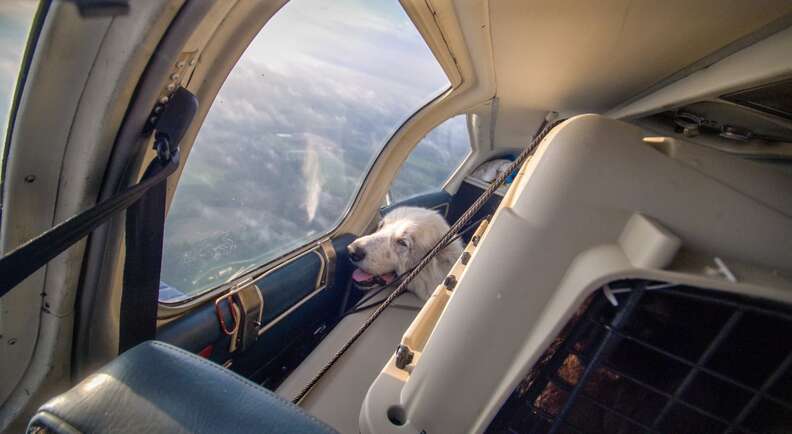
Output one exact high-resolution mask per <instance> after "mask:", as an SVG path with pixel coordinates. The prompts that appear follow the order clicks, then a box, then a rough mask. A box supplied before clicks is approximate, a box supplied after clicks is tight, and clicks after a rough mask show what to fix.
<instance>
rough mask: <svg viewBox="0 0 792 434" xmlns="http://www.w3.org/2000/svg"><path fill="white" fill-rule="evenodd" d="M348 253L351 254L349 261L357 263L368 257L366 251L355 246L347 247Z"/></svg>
mask: <svg viewBox="0 0 792 434" xmlns="http://www.w3.org/2000/svg"><path fill="white" fill-rule="evenodd" d="M347 252H348V253H349V259H351V260H353V261H355V262H360V261H362V260H363V258H365V257H366V251H365V250H363V248H362V247H358V246H356V245H354V244H350V245H349V246H347Z"/></svg>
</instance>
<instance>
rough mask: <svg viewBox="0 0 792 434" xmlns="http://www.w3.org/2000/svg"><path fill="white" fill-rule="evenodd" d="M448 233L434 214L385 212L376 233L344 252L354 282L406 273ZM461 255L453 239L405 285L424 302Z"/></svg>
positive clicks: (419, 210) (420, 210) (409, 209)
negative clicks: (347, 253)
mask: <svg viewBox="0 0 792 434" xmlns="http://www.w3.org/2000/svg"><path fill="white" fill-rule="evenodd" d="M447 231H448V223H446V221H445V219H443V217H442V216H441V215H440V214H439V213H437V212H436V211H433V210H429V209H426V208H417V207H412V206H404V207H400V208H396V209H394V210H393V211H391V212H389V213H388V214H387V215H386V216H385V217H383V219H382V220H381V221H380V223H379V226H378V227H377V231H376V232H374V233H373V234H370V235H366V236H364V237H360V238H358V239H357V240H355V241H354V242H352V243H351V244H350V245H349V247H347V251H348V252H349V258H350V260H351V261H352V263H353V264H355V266H356V267H358V269H357V270H355V273H354V274H353V275H352V278H353V279H354V280H355V281H357V282H365V281H370V280H372V279H373V280H375V281H377V282H378V283H380V284H382V283H387V282H390V281H392V280H393V279H394V278H395V277H396V276H400V275H402V274H405V273H407V272H409V271H410V270H411V269H412V268H413V267H414V266H415V265H416V264H418V262H419V261H420V260H421V259H422V258H423V257H424V255H426V254H427V253H428V252H429V251H430V250H431V249H432V247H434V245H435V244H436V243H437V242H438V241H440V238H442V237H443V235H444V234H445V233H446V232H447ZM461 253H462V242H461V241H460V240H458V239H457V240H454V241H453V242H452V243H451V244H449V245H448V246H447V247H446V248H445V249H443V250H442V251H440V253H438V254H437V256H435V257H434V258H433V259H432V261H431V262H429V264H428V265H427V266H426V267H425V268H424V269H423V270H422V271H421V272H420V273H419V274H418V275H417V276H416V277H415V279H413V281H412V282H410V284H409V285H408V286H407V287H408V289H410V290H411V291H412V292H414V293H415V294H416V295H417V296H418V297H420V298H421V299H422V300H424V301H425V300H427V299H428V298H429V296H430V295H432V292H434V289H435V287H436V286H437V285H438V284H440V283H441V282H442V281H443V279H444V278H445V276H446V274H448V271H449V270H450V269H451V267H452V266H453V265H454V262H455V261H456V260H457V258H458V257H459V255H460V254H461Z"/></svg>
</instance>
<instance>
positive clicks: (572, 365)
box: [488, 280, 792, 434]
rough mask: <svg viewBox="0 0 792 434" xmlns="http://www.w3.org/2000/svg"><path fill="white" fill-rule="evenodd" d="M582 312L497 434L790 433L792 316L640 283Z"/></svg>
mask: <svg viewBox="0 0 792 434" xmlns="http://www.w3.org/2000/svg"><path fill="white" fill-rule="evenodd" d="M607 288H608V290H609V292H610V293H611V294H613V295H615V297H616V300H617V301H618V305H617V306H613V305H612V304H611V303H610V302H609V301H608V297H606V296H605V294H603V290H600V291H597V292H596V293H595V294H593V295H592V296H591V297H589V299H588V300H587V301H586V302H585V303H584V304H583V306H581V308H580V309H579V310H578V312H577V313H576V314H575V315H574V317H573V319H572V320H571V321H570V322H569V324H567V326H566V327H565V328H564V330H563V331H562V333H561V334H560V335H559V336H558V337H557V338H556V339H555V341H554V342H553V343H552V344H551V346H550V347H549V348H548V349H547V351H546V352H545V354H544V355H543V356H542V357H541V358H540V360H539V361H538V362H537V363H536V365H535V366H534V368H533V369H532V370H531V371H530V372H529V374H528V375H527V376H526V378H525V379H524V380H523V381H522V382H521V384H520V385H519V386H518V387H517V388H516V389H515V391H514V392H513V393H512V395H511V397H510V398H509V399H508V400H507V402H506V403H505V404H504V406H503V408H501V411H500V412H499V413H498V415H497V416H496V417H495V419H494V420H493V422H492V423H491V424H490V427H489V429H488V432H490V433H592V434H597V433H609V434H611V433H636V432H646V433H674V434H677V433H680V434H684V433H696V434H706V433H734V434H758V433H786V432H792V369H790V365H792V339H790V336H792V311H791V310H790V308H789V307H787V306H782V305H779V304H775V303H771V302H767V301H765V300H759V299H752V298H747V297H742V296H734V295H729V294H725V293H722V292H715V291H711V290H703V289H697V288H692V287H689V286H675V285H670V284H665V283H660V282H650V281H643V280H622V281H618V282H613V283H611V284H609V285H608V286H607Z"/></svg>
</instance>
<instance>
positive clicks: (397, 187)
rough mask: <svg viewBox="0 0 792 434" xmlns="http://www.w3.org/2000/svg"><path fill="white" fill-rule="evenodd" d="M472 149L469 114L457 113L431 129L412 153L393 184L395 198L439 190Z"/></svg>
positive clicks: (392, 195) (393, 196) (394, 199)
mask: <svg viewBox="0 0 792 434" xmlns="http://www.w3.org/2000/svg"><path fill="white" fill-rule="evenodd" d="M469 153H470V136H469V135H468V127H467V115H464V114H462V115H457V116H454V117H453V118H450V119H448V120H447V121H445V122H443V123H442V124H440V125H438V126H437V127H435V129H433V130H432V131H430V132H429V134H427V135H426V136H425V137H424V138H423V139H421V141H420V142H418V144H417V145H415V148H414V149H413V150H412V152H411V153H410V156H409V157H408V158H407V160H406V161H405V162H404V164H403V165H402V167H401V169H400V170H399V174H398V175H397V176H396V179H394V180H393V184H392V185H391V189H390V194H391V200H392V201H393V202H398V201H401V200H404V199H407V198H409V197H412V196H416V195H419V194H422V193H429V192H433V191H438V190H440V189H441V188H442V187H443V184H445V182H446V180H448V178H449V177H450V176H451V174H452V173H453V172H454V170H455V169H456V168H457V167H458V166H459V165H460V164H461V163H462V161H464V160H465V157H467V155H468V154H469Z"/></svg>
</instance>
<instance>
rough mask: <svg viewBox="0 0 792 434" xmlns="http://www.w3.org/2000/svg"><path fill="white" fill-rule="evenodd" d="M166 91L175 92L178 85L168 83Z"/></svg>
mask: <svg viewBox="0 0 792 434" xmlns="http://www.w3.org/2000/svg"><path fill="white" fill-rule="evenodd" d="M165 89H168V92H173V91H174V90H176V85H175V84H173V83H168V85H167V86H165Z"/></svg>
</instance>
